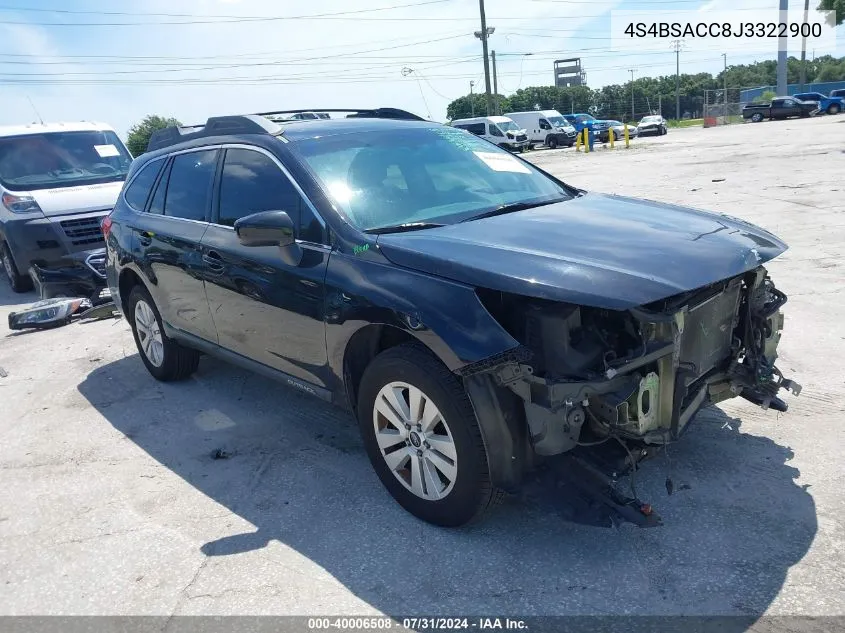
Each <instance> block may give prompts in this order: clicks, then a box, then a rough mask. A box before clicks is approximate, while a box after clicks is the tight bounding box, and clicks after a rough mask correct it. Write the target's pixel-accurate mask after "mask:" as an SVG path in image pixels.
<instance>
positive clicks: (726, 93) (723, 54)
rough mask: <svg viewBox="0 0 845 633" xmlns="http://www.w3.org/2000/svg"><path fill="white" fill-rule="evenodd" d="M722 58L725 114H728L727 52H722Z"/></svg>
mask: <svg viewBox="0 0 845 633" xmlns="http://www.w3.org/2000/svg"><path fill="white" fill-rule="evenodd" d="M722 58H723V59H724V60H725V72H724V75H725V77H724V79H725V116H728V54H727V53H722Z"/></svg>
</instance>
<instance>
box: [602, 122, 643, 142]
mask: <svg viewBox="0 0 845 633" xmlns="http://www.w3.org/2000/svg"><path fill="white" fill-rule="evenodd" d="M608 123H610V126H609V127H608V128H607V129H606V130H602V131H601V132H599V140H600V141H601V142H602V143H607V142H608V141H609V140H610V130H613V138H615V139H616V140H617V141H618V140H619V139H624V138H625V127H626V124H625V123H622V122H621V121H608ZM627 128H628V138H636V137H637V134H638V132H637V126H635V125H630V124H629V125H627Z"/></svg>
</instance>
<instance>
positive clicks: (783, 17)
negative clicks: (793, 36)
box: [777, 0, 789, 97]
mask: <svg viewBox="0 0 845 633" xmlns="http://www.w3.org/2000/svg"><path fill="white" fill-rule="evenodd" d="M778 15H779V16H780V19H779V22H780V23H781V24H788V23H789V0H780V13H779V14H778ZM786 49H787V37H786V33H783V34H782V35H781V36H780V37H778V73H777V81H778V96H779V97H785V96H787V94H786V93H787V92H788V90H787V87H786V54H787V50H786Z"/></svg>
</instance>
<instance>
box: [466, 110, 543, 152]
mask: <svg viewBox="0 0 845 633" xmlns="http://www.w3.org/2000/svg"><path fill="white" fill-rule="evenodd" d="M452 127H456V128H458V129H461V130H466V131H467V132H472V133H473V134H475V135H476V136H480V137H481V138H484V139H487V140H488V141H490V142H491V143H495V144H496V145H498V146H499V147H504V148H505V149H512V150H519V151H520V152H524V151H525V150H526V149H531V142H530V141H529V140H528V135H527V134H526V133H525V130H523V129H520V127H519V126H518V125H517V124H516V123H514V122H513V121H512V120H511V119H509V118H508V117H506V116H478V117H474V118H472V119H456V120H454V121H452Z"/></svg>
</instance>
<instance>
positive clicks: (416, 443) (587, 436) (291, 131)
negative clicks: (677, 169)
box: [103, 110, 799, 526]
mask: <svg viewBox="0 0 845 633" xmlns="http://www.w3.org/2000/svg"><path fill="white" fill-rule="evenodd" d="M369 112H370V115H369V118H354V119H349V118H345V119H335V118H333V119H330V120H324V121H307V122H296V121H289V122H285V123H281V124H275V123H273V122H271V121H269V120H267V119H266V118H264V117H261V116H255V115H249V116H233V117H218V118H212V119H209V120H208V123H207V125H206V127H205V128H204V129H199V130H195V131H193V132H191V133H188V134H179V133H168V132H167V130H164V131H161V132H157V133H156V135H154V136H153V139H152V140H151V141H150V146H151V147H156V148H158V149H156V150H154V151H151V152H148V153H146V154H144V155H143V156H141V157H140V158H138V159H137V160H136V161H135V162H134V163H133V165H132V168H131V170H130V174H129V177H128V179H127V182H126V184H125V186H124V189H123V193H122V194H121V196H120V198H119V199H118V201H117V204H116V206H115V208H114V211H113V212H112V213H111V214H110V215H109V216H108V218H106V219H105V220H104V221H103V233H104V234H105V236H106V242H107V249H108V263H107V270H108V283H109V286H110V288H111V290H112V293H113V296H114V297H115V299H116V302H117V304H118V305H119V306H120V309H121V311H122V313H123V314H124V316H125V317H126V319H127V321H128V323H129V324H130V326H131V328H132V332H133V335H134V338H135V342H136V345H137V347H138V351H139V354H140V358H141V361H143V363H144V365H145V366H146V368H147V370H148V371H149V373H150V374H152V376H154V377H155V378H156V379H158V380H162V381H173V380H179V379H184V378H186V377H188V376H189V375H191V374H192V373H193V372H194V371H195V370H196V369H197V364H198V361H199V355H200V352H206V353H208V354H209V355H211V356H212V357H216V358H219V359H223V360H225V361H230V362H232V363H235V364H238V365H240V366H242V367H246V368H249V369H252V370H254V371H257V372H259V373H261V374H264V375H266V376H271V377H273V378H277V379H279V380H281V381H282V382H283V383H286V384H287V385H290V386H291V387H293V388H294V389H296V390H299V391H301V392H304V393H307V394H310V395H312V396H316V397H318V398H322V399H324V400H327V401H331V402H334V403H337V404H339V405H341V406H344V407H346V408H348V409H350V410H351V411H352V412H354V414H355V415H356V416H357V418H358V422H359V425H360V430H361V433H362V437H363V441H364V445H365V447H366V450H367V454H368V456H369V458H370V460H371V462H372V465H373V467H374V469H375V471H376V472H377V474H378V476H379V478H380V479H381V481H382V483H383V484H384V486H385V487H386V488H387V489H388V491H389V492H390V493H391V494H392V495H393V496H394V497H395V499H396V500H397V501H398V502H399V503H400V504H401V505H402V506H403V507H404V508H405V509H407V510H408V511H409V512H411V513H413V514H414V515H416V516H417V517H420V518H422V519H424V520H426V521H430V522H432V523H436V524H439V525H447V526H448V525H460V524H463V523H466V522H468V521H470V520H472V519H474V518H476V517H477V516H479V515H480V514H481V513H482V512H483V511H484V510H486V509H487V508H488V507H490V506H491V505H492V504H493V503H494V502H495V501H496V500H497V499H498V498H500V496H501V495H500V491H502V490H510V491H515V490H518V489H519V486H520V483H521V481H522V480H523V478H524V476H525V474H526V473H527V472H528V471H530V469H531V468H532V467H533V466H534V465H535V463H536V461H537V460H539V459H541V458H544V457H547V456H553V455H560V454H563V453H567V452H569V451H571V450H573V449H574V448H575V447H576V446H577V445H578V443H588V442H594V441H599V442H600V441H601V440H602V439H614V440H615V439H618V440H619V441H620V442H622V443H623V445H626V446H627V445H628V444H630V445H631V446H632V447H633V450H634V452H635V453H638V454H639V453H641V452H642V451H644V447H645V443H646V442H647V443H649V444H658V445H659V444H664V443H668V442H673V441H675V440H677V439H678V438H679V437H680V435H681V433H682V432H683V431H684V429H685V428H686V427H687V425H688V424H689V423H690V420H692V418H693V416H694V414H695V413H696V412H697V411H698V410H699V409H700V408H701V407H703V406H705V405H707V404H710V403H714V402H718V401H720V400H723V399H725V398H730V397H733V396H736V395H741V396H742V397H744V398H745V399H747V400H749V401H751V402H753V403H757V404H760V405H762V406H763V407H764V408H771V409H774V410H776V411H784V410H786V407H787V405H786V403H785V402H784V401H783V400H781V399H780V398H778V396H777V394H778V391H779V390H780V389H782V388H788V389H792V390H793V391H795V392H796V393H797V391H798V389H799V387H798V386H797V385H796V384H795V383H793V382H791V381H789V380H787V379H785V378H784V377H783V375H782V374H781V372H780V371H779V370H778V369H776V368H775V365H774V363H775V359H776V357H777V345H778V342H779V340H780V337H781V328H782V325H783V316H782V314H781V312H780V308H781V306H782V305H783V304H784V303H785V301H786V295H784V294H783V293H782V292H781V291H779V290H777V289H776V288H775V285H774V282H773V281H772V280H771V279H770V277H769V275H768V273H767V272H766V269H765V268H764V267H763V265H764V264H765V262H767V261H769V260H771V259H772V258H774V257H776V256H778V255H779V254H781V253H782V252H784V250H786V248H787V246H786V244H785V243H784V242H782V241H781V240H780V239H778V238H777V237H775V236H774V235H772V234H771V233H768V232H767V231H764V230H763V229H761V228H758V227H756V226H753V225H751V224H748V223H746V222H743V221H741V220H737V219H732V218H730V217H727V216H724V215H720V214H715V213H707V212H704V211H697V210H693V209H688V208H683V207H679V206H673V205H668V204H660V203H656V202H648V201H644V200H636V199H633V198H626V197H620V196H613V195H604V194H596V193H588V192H587V191H584V190H581V189H577V188H575V187H573V186H570V185H568V184H566V183H565V182H563V181H561V180H558V179H557V178H555V177H554V176H551V175H550V174H548V173H546V172H544V171H542V170H540V169H539V168H537V167H535V166H534V165H532V164H531V163H529V162H528V161H525V160H523V159H521V158H520V157H518V156H514V155H512V154H511V153H510V152H508V151H505V150H503V149H501V148H498V147H496V146H495V145H492V144H490V143H489V142H486V141H484V140H482V139H480V138H477V137H476V136H474V135H473V134H471V133H468V132H466V131H464V130H460V129H456V128H451V127H448V126H441V125H438V124H435V123H432V122H430V121H424V120H422V119H420V118H419V117H416V116H414V115H412V114H407V116H406V120H399V119H398V118H397V117H396V115H395V113H396V111H395V110H393V111H392V112H393V118H391V119H380V118H378V116H379V111H378V110H375V111H369ZM220 130H225V133H224V134H221V133H220ZM157 135H158V136H157ZM573 236H578V239H573ZM620 245H624V247H621V246H620ZM667 261H668V262H672V265H671V266H667V265H666V262H667ZM303 423H307V421H306V420H303ZM163 432H166V430H165V431H163ZM596 438H598V439H596ZM635 507H637V508H640V507H641V506H640V505H637V506H635Z"/></svg>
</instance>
